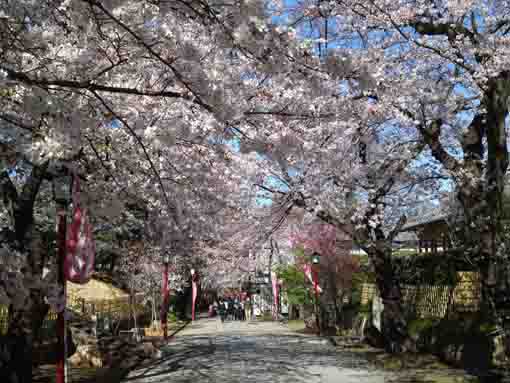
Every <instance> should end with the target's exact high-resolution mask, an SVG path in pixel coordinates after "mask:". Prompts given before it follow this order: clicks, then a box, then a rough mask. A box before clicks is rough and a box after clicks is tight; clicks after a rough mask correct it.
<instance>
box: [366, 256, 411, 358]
mask: <svg viewBox="0 0 510 383" xmlns="http://www.w3.org/2000/svg"><path fill="white" fill-rule="evenodd" d="M370 250H371V251H370V252H369V256H370V258H371V261H372V262H373V265H374V269H375V274H376V283H377V287H378V289H379V292H380V294H381V298H382V301H383V304H384V310H383V313H382V320H381V333H382V336H383V338H384V340H385V348H386V350H387V351H388V352H391V353H399V352H408V351H411V352H414V351H416V345H415V344H414V342H413V341H412V339H411V338H410V337H409V334H408V328H407V319H406V317H405V312H404V310H403V307H402V291H401V289H400V283H399V281H398V277H397V276H396V275H395V270H394V268H393V265H392V262H391V249H389V250H385V249H380V248H379V249H377V248H375V247H371V248H370Z"/></svg>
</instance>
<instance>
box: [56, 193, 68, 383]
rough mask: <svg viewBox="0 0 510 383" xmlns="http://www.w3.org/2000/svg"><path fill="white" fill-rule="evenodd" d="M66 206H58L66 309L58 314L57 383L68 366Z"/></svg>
mask: <svg viewBox="0 0 510 383" xmlns="http://www.w3.org/2000/svg"><path fill="white" fill-rule="evenodd" d="M66 224H67V223H66V206H65V204H61V203H59V204H58V205H57V255H58V283H59V285H60V286H61V287H62V292H63V294H64V307H63V308H62V311H59V312H58V313H57V336H58V359H57V382H56V383H65V381H66V379H65V374H66V371H65V370H66V369H65V364H66V356H67V355H66V351H67V350H66V322H65V316H64V314H65V304H66V295H65V294H66V278H65V274H64V259H65V255H66Z"/></svg>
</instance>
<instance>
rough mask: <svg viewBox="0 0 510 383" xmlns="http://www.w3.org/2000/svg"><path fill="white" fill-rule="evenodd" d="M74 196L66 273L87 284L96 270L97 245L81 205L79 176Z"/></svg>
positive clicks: (73, 279) (76, 178)
mask: <svg viewBox="0 0 510 383" xmlns="http://www.w3.org/2000/svg"><path fill="white" fill-rule="evenodd" d="M72 198H73V211H72V218H71V223H70V225H69V226H68V227H67V235H66V254H65V258H64V274H65V277H66V279H67V280H68V281H71V282H73V283H78V284H85V283H87V282H88V281H89V280H90V278H91V276H92V272H93V271H94V258H95V254H96V246H95V243H94V238H93V236H92V225H91V224H90V222H89V218H88V215H87V209H84V208H82V207H81V205H80V180H79V178H78V177H77V176H75V177H74V182H73V191H72Z"/></svg>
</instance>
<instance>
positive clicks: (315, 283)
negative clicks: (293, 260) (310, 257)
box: [303, 263, 322, 294]
mask: <svg viewBox="0 0 510 383" xmlns="http://www.w3.org/2000/svg"><path fill="white" fill-rule="evenodd" d="M303 271H304V273H305V275H306V277H307V278H308V279H309V280H310V282H312V284H313V286H314V288H315V290H316V292H317V293H319V294H320V293H322V288H321V287H320V286H319V281H315V280H314V277H313V270H312V265H311V264H309V263H305V265H304V266H303Z"/></svg>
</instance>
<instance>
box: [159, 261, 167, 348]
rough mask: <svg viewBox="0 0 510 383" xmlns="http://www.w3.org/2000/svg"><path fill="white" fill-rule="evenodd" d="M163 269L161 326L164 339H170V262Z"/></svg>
mask: <svg viewBox="0 0 510 383" xmlns="http://www.w3.org/2000/svg"><path fill="white" fill-rule="evenodd" d="M163 267H164V269H163V291H162V293H163V304H162V308H161V326H162V327H163V337H164V338H165V340H166V339H168V326H167V314H168V261H167V260H166V259H165V263H164V266H163Z"/></svg>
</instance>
